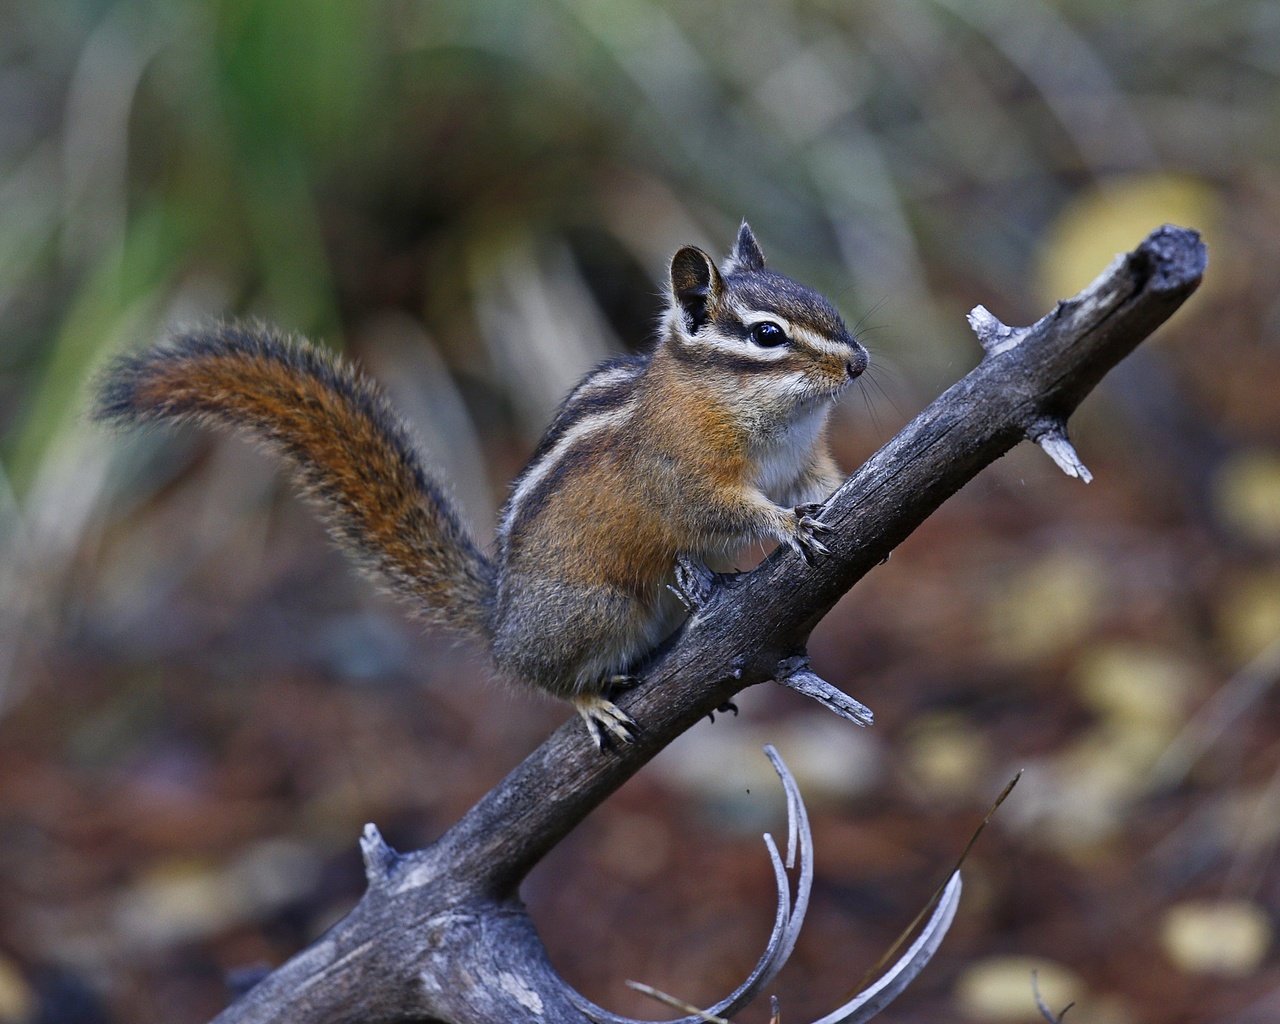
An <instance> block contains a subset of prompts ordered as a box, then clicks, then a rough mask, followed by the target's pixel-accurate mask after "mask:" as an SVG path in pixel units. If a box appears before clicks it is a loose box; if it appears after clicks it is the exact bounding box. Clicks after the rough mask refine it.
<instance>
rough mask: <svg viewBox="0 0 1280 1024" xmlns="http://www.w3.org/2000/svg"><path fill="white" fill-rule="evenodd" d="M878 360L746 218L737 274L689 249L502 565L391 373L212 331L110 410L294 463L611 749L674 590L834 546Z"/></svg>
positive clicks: (371, 565)
mask: <svg viewBox="0 0 1280 1024" xmlns="http://www.w3.org/2000/svg"><path fill="white" fill-rule="evenodd" d="M866 365H867V353H866V350H865V349H863V347H862V346H861V345H859V344H858V342H857V341H856V340H854V338H853V336H852V334H851V333H850V332H849V330H848V329H847V328H846V327H845V325H844V322H843V321H842V320H841V319H840V316H839V314H837V313H836V311H835V310H834V309H833V308H832V306H831V304H830V303H828V302H827V301H826V300H825V299H824V298H823V297H822V296H820V295H818V294H817V293H816V292H814V291H812V290H810V289H809V288H806V287H804V286H803V285H800V284H797V283H796V282H795V281H792V280H791V279H790V278H787V277H783V276H782V275H781V274H777V273H774V272H773V271H770V270H766V269H765V265H764V257H763V255H762V253H761V251H760V247H759V245H758V244H757V242H756V240H755V237H754V236H753V235H752V233H751V229H750V228H749V227H748V226H747V225H746V224H745V223H744V224H743V225H742V228H741V230H740V231H739V233H738V238H737V241H736V244H735V245H734V249H733V252H732V253H731V254H730V255H729V257H728V259H727V260H726V261H725V263H724V265H723V267H720V268H717V267H716V265H715V262H714V261H713V260H712V258H711V257H710V256H708V255H707V254H706V253H705V252H703V251H702V250H701V249H697V248H695V247H693V246H686V247H685V248H682V249H681V250H680V251H679V252H677V253H676V254H675V257H674V258H673V259H672V262H671V278H670V284H669V307H668V309H667V312H666V315H665V317H664V318H663V321H662V326H661V330H660V336H659V338H658V341H657V344H656V345H655V346H654V348H653V350H652V351H651V352H649V353H647V354H644V355H637V356H628V357H624V358H619V359H613V360H610V361H609V362H606V363H604V364H603V365H601V366H599V367H597V368H596V369H595V370H593V371H592V372H591V373H589V374H588V375H587V376H586V377H584V378H583V380H582V381H581V382H580V383H579V384H578V385H577V387H575V388H574V389H573V391H572V392H571V393H570V394H569V396H568V398H566V399H565V400H564V402H563V403H562V404H561V406H560V408H559V410H558V411H557V412H556V414H555V418H554V419H553V420H552V422H551V426H550V427H549V428H548V429H547V432H546V434H545V435H544V436H543V438H542V440H541V441H540V442H539V444H538V447H537V450H536V451H535V452H534V454H533V457H532V458H531V459H530V460H529V464H528V465H527V466H526V467H525V469H524V471H523V472H522V473H521V474H520V475H519V476H518V477H517V478H516V480H515V482H514V484H513V485H512V489H511V494H510V497H509V498H508V499H507V502H506V505H505V507H504V508H503V511H502V520H501V523H500V525H499V528H498V536H497V545H496V549H495V551H494V552H493V554H492V555H486V554H485V553H484V552H482V551H481V550H480V548H479V547H478V546H477V544H476V542H475V541H474V539H473V538H472V537H471V535H470V533H469V531H468V530H467V529H466V528H465V526H464V525H463V524H462V521H461V519H460V518H459V516H458V514H457V512H456V511H455V509H454V506H453V504H452V502H451V500H450V498H449V497H448V495H447V493H446V488H445V486H444V485H443V484H442V483H441V482H440V481H439V480H438V479H436V478H435V477H434V476H433V475H432V473H431V472H430V470H429V469H428V468H427V467H426V465H425V464H424V462H423V460H422V458H421V457H420V456H419V454H418V452H417V450H416V448H415V446H414V444H413V442H412V440H411V438H410V434H409V431H408V430H407V429H406V428H405V426H404V425H403V424H402V423H401V421H400V419H399V418H398V417H397V416H396V414H395V413H394V412H393V411H392V410H391V408H390V407H389V406H388V404H387V401H386V399H385V398H384V397H383V395H382V392H381V390H380V389H379V388H378V387H377V385H376V384H374V383H373V381H371V380H370V379H369V378H367V377H365V376H364V375H363V374H361V373H360V372H359V371H358V370H357V369H355V368H354V367H353V366H351V365H350V364H349V363H346V362H343V361H341V360H339V359H338V358H336V357H335V356H333V355H330V354H329V353H327V352H325V351H322V350H321V349H318V348H315V347H313V346H312V345H310V344H308V343H306V342H305V341H301V340H296V339H291V338H288V337H286V336H284V335H282V334H279V333H277V332H276V331H274V330H272V329H269V328H265V327H256V326H246V325H218V326H213V327H209V328H206V329H202V330H196V331H192V332H189V333H184V334H181V335H179V336H177V337H175V338H174V339H172V341H171V343H169V344H168V345H165V346H161V347H157V348H153V349H150V350H148V351H144V352H142V353H140V354H137V355H130V356H126V357H124V358H122V359H120V360H118V361H117V362H115V363H114V364H113V365H112V366H111V367H109V368H108V370H107V371H106V373H105V374H104V376H103V378H102V380H101V382H100V387H99V391H98V399H97V407H96V410H95V412H96V416H97V417H98V418H100V419H102V420H106V421H108V422H114V423H119V424H126V425H128V424H139V423H145V422H149V421H156V420H178V421H183V420H185V421H194V422H197V423H203V424H209V425H213V426H222V427H230V428H234V429H237V430H239V431H242V432H244V433H246V434H248V435H249V436H251V437H252V438H254V439H256V440H258V441H259V442H262V443H264V444H265V445H266V446H267V447H269V448H270V449H271V450H273V451H276V452H279V453H280V454H281V455H283V456H284V457H285V459H286V460H287V462H288V463H289V464H290V465H291V467H292V468H293V470H294V473H295V476H296V478H297V479H298V481H299V483H300V485H301V488H302V490H303V492H304V494H305V495H306V496H307V497H308V498H310V499H311V500H312V501H314V502H315V503H316V504H317V505H318V506H319V507H320V509H321V511H322V514H323V515H324V518H325V521H326V523H327V524H328V527H329V530H330V532H331V534H332V535H333V537H334V538H335V539H336V540H337V542H338V543H339V544H340V545H341V546H342V547H343V548H344V549H345V550H347V551H348V552H350V553H351V554H352V555H353V556H354V557H355V558H356V560H357V561H358V562H359V563H360V564H361V565H362V566H363V567H364V568H365V569H366V570H367V571H369V572H370V573H371V574H372V575H373V576H374V577H376V578H377V579H379V580H381V581H382V582H384V583H386V584H388V585H389V586H390V588H391V589H392V590H393V591H395V592H396V593H398V594H401V595H402V596H404V597H407V598H408V599H409V600H410V602H411V603H412V604H413V605H414V606H415V608H416V609H417V610H418V611H419V612H420V613H421V614H422V615H423V616H424V617H425V618H427V619H428V620H430V621H433V622H437V623H440V624H443V625H445V626H448V627H451V628H453V629H455V630H458V631H461V632H464V633H469V634H472V635H475V636H478V637H481V638H482V639H483V640H484V641H486V642H487V643H488V645H489V647H490V649H491V651H492V653H493V657H494V660H495V662H496V664H497V666H498V667H499V669H500V670H502V671H503V672H504V673H505V674H507V675H510V676H512V677H514V678H517V679H521V680H524V681H526V682H528V683H531V684H533V685H535V686H537V687H540V688H542V689H543V690H546V691H548V692H549V693H552V694H555V695H556V696H558V697H563V698H565V699H567V700H569V701H571V702H572V703H573V704H574V705H575V706H576V708H577V709H578V711H579V713H580V714H581V715H582V717H583V719H584V720H585V722H586V724H587V728H588V730H589V732H590V734H591V737H592V739H593V740H594V741H595V742H596V744H597V745H603V741H604V738H605V736H606V735H609V734H611V735H612V736H614V737H616V738H617V739H618V740H620V741H622V742H626V741H628V740H629V739H630V738H631V735H632V731H633V730H634V728H635V723H634V722H633V721H632V720H631V718H630V717H629V716H627V715H626V714H625V713H624V712H623V711H621V710H620V709H619V708H618V707H616V706H615V705H614V704H613V703H612V702H611V701H610V700H609V699H608V696H607V694H608V692H609V690H610V688H611V687H613V686H615V685H622V684H625V683H626V682H628V681H629V679H630V677H629V676H627V675H626V672H627V669H628V668H629V667H630V666H631V665H633V664H634V663H635V662H636V661H637V660H638V659H640V658H642V657H643V656H644V655H645V654H646V653H648V652H649V651H651V650H652V649H653V648H654V647H655V646H656V645H657V644H658V643H659V642H660V641H661V640H663V639H664V638H665V637H666V636H667V635H668V634H669V633H670V632H671V631H672V630H673V629H674V628H675V627H676V625H678V623H679V621H680V619H681V617H682V614H683V609H682V608H681V602H679V601H677V600H676V599H675V598H674V597H673V595H672V593H671V592H670V589H671V588H670V585H671V584H672V583H673V582H675V583H677V584H678V585H679V587H678V589H681V590H682V591H683V592H684V593H685V596H686V599H687V600H686V603H687V601H688V600H696V597H695V596H694V595H691V594H689V593H688V591H689V586H688V577H689V572H688V569H689V567H694V568H693V571H694V572H695V573H696V571H697V567H698V566H699V565H700V564H701V563H702V562H703V560H705V559H707V558H709V557H711V556H719V555H723V554H731V553H732V552H734V551H735V550H737V549H739V548H740V547H741V546H742V545H743V544H745V543H747V542H749V541H753V540H760V539H768V540H775V541H778V542H780V543H783V544H787V545H789V546H790V547H792V548H794V549H795V550H796V551H798V552H800V554H802V555H803V556H804V557H805V558H806V559H809V560H812V559H813V558H814V557H815V556H816V555H818V554H821V553H824V552H825V550H826V549H825V548H824V547H823V545H822V543H821V541H820V540H819V539H818V534H820V533H822V532H824V531H825V530H826V527H824V526H823V525H822V524H821V523H819V522H817V521H816V520H815V519H814V518H813V516H814V514H815V513H816V511H817V507H818V506H817V505H816V504H815V503H817V502H819V501H821V500H822V499H824V498H826V497H827V496H828V495H829V494H830V493H831V491H832V490H833V489H834V488H835V486H836V485H837V484H838V482H839V479H840V478H839V474H838V473H837V470H836V467H835V464H834V463H833V462H832V460H831V457H830V454H829V453H828V451H827V448H826V444H825V442H824V438H823V434H824V428H825V425H826V419H827V414H828V412H829V410H830V408H831V405H832V402H833V400H834V399H835V398H836V396H838V395H839V394H840V393H841V392H842V391H843V390H844V389H845V387H846V386H847V385H848V384H849V382H850V381H851V380H853V379H854V378H855V377H857V376H858V375H859V374H860V373H862V371H863V370H864V369H865V368H866ZM677 563H679V564H680V566H682V567H684V570H685V571H682V572H681V573H679V574H678V573H677V572H676V567H677ZM677 576H680V577H681V578H680V579H677Z"/></svg>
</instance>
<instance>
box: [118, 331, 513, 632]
mask: <svg viewBox="0 0 1280 1024" xmlns="http://www.w3.org/2000/svg"><path fill="white" fill-rule="evenodd" d="M94 416H95V418H96V419H100V420H103V421H106V422H109V423H115V424H121V425H136V424H141V423H148V422H152V421H160V420H174V421H178V422H184V421H186V422H194V423H200V424H206V425H210V426H215V427H226V428H231V429H234V430H237V431H240V432H242V433H244V434H247V435H248V436H250V437H251V438H253V439H255V440H257V441H259V442H261V443H262V444H264V445H265V446H266V447H268V448H269V449H271V450H272V451H276V452H279V453H280V454H281V455H283V456H284V457H285V459H286V460H287V461H288V462H289V464H290V466H291V467H292V469H293V471H294V475H295V477H296V479H297V480H298V483H299V485H300V486H301V488H302V491H303V493H304V494H305V495H306V497H307V498H309V499H310V500H311V501H313V502H314V503H315V504H316V505H318V506H319V508H320V510H321V513H322V515H323V517H324V520H325V522H326V524H327V525H328V527H329V531H330V533H331V534H332V536H333V537H334V538H335V539H336V540H337V542H338V543H339V544H340V545H341V546H342V547H343V548H344V549H345V550H346V551H348V552H350V553H351V554H352V555H353V557H354V558H355V559H356V561H357V562H358V563H359V564H360V566H361V567H362V568H363V569H364V570H365V571H366V572H368V573H369V574H370V575H372V576H373V577H374V578H375V579H377V580H378V581H380V582H382V583H385V584H387V585H389V586H390V588H391V589H392V591H394V592H395V593H397V594H400V595H401V596H403V597H406V598H408V599H409V600H410V601H411V602H412V603H413V604H414V605H416V607H417V610H418V611H419V612H421V613H422V614H423V616H424V617H425V618H427V619H429V620H431V621H434V622H438V623H441V624H443V625H446V626H449V627H451V628H453V629H457V630H460V631H462V632H466V633H471V634H476V635H480V636H487V635H488V633H489V625H488V621H489V614H488V612H489V608H490V606H491V604H492V594H493V588H494V570H493V565H492V564H491V563H490V561H489V560H488V559H487V558H486V557H485V556H484V554H482V553H481V551H480V550H479V548H478V547H477V546H476V543H475V541H474V540H473V539H472V537H471V536H470V534H469V533H468V532H467V530H466V529H465V528H464V527H463V525H462V523H461V522H460V521H459V519H458V515H457V513H456V512H455V511H454V508H453V504H452V502H451V500H450V499H449V497H448V495H446V494H445V492H444V490H443V488H442V487H441V485H440V484H439V483H438V482H437V481H435V480H433V479H432V477H431V476H430V475H429V474H428V473H427V471H426V470H425V469H424V468H423V465H422V462H421V460H420V458H419V456H418V453H417V451H416V450H415V448H414V445H413V444H412V442H411V441H410V437H409V433H408V431H407V429H406V428H405V427H404V425H403V424H402V423H401V422H400V420H399V418H398V417H397V416H396V415H395V414H394V413H393V412H392V410H391V408H390V406H389V404H388V403H387V400H386V398H385V397H384V396H383V394H382V391H381V389H379V388H378V386H377V385H376V384H375V383H374V382H373V381H372V380H370V379H369V378H368V377H366V376H364V375H363V374H362V373H360V372H359V371H358V370H356V369H355V368H354V367H353V366H351V365H349V364H347V363H344V362H342V361H341V360H339V359H338V358H336V357H335V356H332V355H330V354H328V353H326V352H324V351H322V350H320V349H318V348H315V347H313V346H312V345H310V344H308V343H307V342H305V341H302V340H294V339H290V338H287V337H285V336H283V335H281V334H278V333H276V332H275V331H273V330H271V329H269V328H264V327H257V326H254V327H250V326H244V325H217V326H212V327H209V328H207V329H203V330H197V331H193V332H190V333H185V334H181V335H179V336H177V337H175V338H174V339H173V340H172V342H171V344H169V345H166V346H162V347H158V348H154V349H150V350H148V351H145V352H142V353H140V354H138V355H131V356H125V357H123V358H121V359H119V360H117V361H116V362H115V363H114V364H112V365H111V366H110V367H109V368H108V369H107V371H106V373H105V374H104V375H103V377H102V378H101V380H100V382H99V387H98V392H97V404H96V407H95V410H94Z"/></svg>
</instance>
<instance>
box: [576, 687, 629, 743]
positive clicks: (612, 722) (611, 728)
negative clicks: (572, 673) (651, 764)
mask: <svg viewBox="0 0 1280 1024" xmlns="http://www.w3.org/2000/svg"><path fill="white" fill-rule="evenodd" d="M573 706H574V707H575V708H577V709H578V714H580V715H581V716H582V720H583V721H584V722H585V723H586V724H587V732H588V733H589V734H590V735H591V741H592V742H593V743H595V745H596V749H597V750H604V745H605V742H606V740H608V739H609V737H610V736H612V737H613V738H614V739H617V741H618V742H619V743H630V742H631V741H632V740H633V739H635V734H636V733H637V732H638V731H639V726H637V725H636V723H635V719H633V718H632V717H631V716H630V715H628V714H627V713H626V712H625V711H623V710H622V709H621V708H620V707H618V706H617V705H616V704H614V703H613V701H611V700H605V698H603V697H601V696H600V695H599V694H594V693H592V694H581V695H579V696H577V697H574V698H573ZM602 728H603V730H605V731H602Z"/></svg>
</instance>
